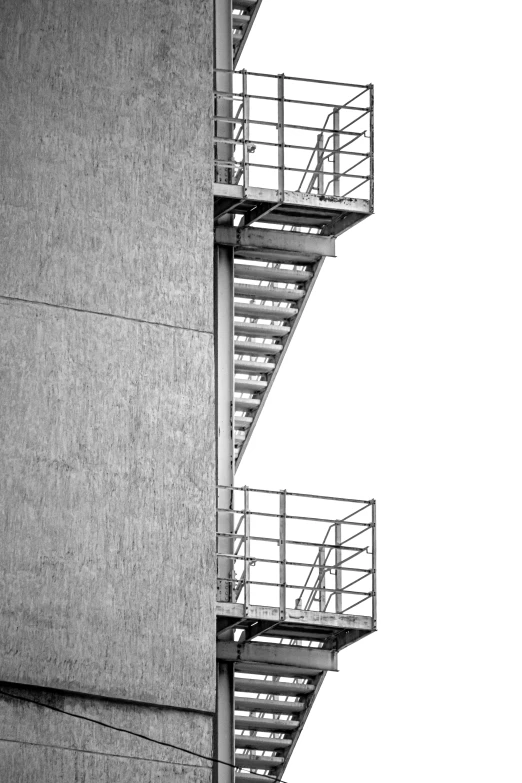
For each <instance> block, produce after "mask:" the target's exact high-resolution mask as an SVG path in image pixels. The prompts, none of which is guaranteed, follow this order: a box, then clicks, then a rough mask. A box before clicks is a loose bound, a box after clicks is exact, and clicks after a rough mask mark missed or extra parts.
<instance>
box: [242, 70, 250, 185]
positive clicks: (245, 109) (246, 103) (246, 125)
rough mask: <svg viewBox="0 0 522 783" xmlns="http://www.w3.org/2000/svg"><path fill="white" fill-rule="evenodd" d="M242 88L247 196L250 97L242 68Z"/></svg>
mask: <svg viewBox="0 0 522 783" xmlns="http://www.w3.org/2000/svg"><path fill="white" fill-rule="evenodd" d="M242 88H243V198H246V197H247V191H248V182H249V179H250V176H249V175H250V171H249V167H248V164H249V157H250V150H249V145H250V142H249V139H248V137H249V134H250V122H249V121H250V98H249V97H248V83H247V72H246V71H245V70H243V74H242Z"/></svg>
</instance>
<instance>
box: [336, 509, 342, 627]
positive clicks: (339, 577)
mask: <svg viewBox="0 0 522 783" xmlns="http://www.w3.org/2000/svg"><path fill="white" fill-rule="evenodd" d="M342 542H343V537H342V522H341V521H340V520H339V521H338V522H336V523H335V613H336V614H341V613H342V611H343V594H342V589H343V572H342V571H341V563H342V559H343V553H342V549H341V545H342Z"/></svg>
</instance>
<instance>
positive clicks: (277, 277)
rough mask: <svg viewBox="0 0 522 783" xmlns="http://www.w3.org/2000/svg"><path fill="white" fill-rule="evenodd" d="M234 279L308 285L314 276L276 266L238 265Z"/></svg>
mask: <svg viewBox="0 0 522 783" xmlns="http://www.w3.org/2000/svg"><path fill="white" fill-rule="evenodd" d="M234 277H237V278H239V279H241V280H267V281H268V282H270V283H306V282H307V281H308V280H310V279H311V278H312V277H313V274H312V272H306V271H304V270H301V269H280V268H279V267H274V266H259V265H257V264H256V265H254V264H237V263H236V264H234Z"/></svg>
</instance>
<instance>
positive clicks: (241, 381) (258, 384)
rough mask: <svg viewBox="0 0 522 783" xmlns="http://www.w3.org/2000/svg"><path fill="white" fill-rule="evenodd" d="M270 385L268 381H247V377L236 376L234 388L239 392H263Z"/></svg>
mask: <svg viewBox="0 0 522 783" xmlns="http://www.w3.org/2000/svg"><path fill="white" fill-rule="evenodd" d="M267 386H268V384H267V382H266V381H247V379H246V378H236V380H235V381H234V388H235V390H236V391H238V392H252V393H253V394H256V393H257V392H263V391H264V390H265V389H266V387H267Z"/></svg>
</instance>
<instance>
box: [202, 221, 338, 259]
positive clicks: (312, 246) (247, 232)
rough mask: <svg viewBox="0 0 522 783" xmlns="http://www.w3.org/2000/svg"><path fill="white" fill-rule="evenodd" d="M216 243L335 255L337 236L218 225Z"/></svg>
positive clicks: (315, 254)
mask: <svg viewBox="0 0 522 783" xmlns="http://www.w3.org/2000/svg"><path fill="white" fill-rule="evenodd" d="M216 243H217V244H219V245H229V246H232V247H235V248H245V249H246V248H248V249H264V250H283V251H290V252H293V253H305V254H306V255H308V256H318V257H320V256H335V237H333V236H320V235H319V234H303V233H299V232H297V231H278V230H277V229H270V228H238V227H236V226H217V227H216Z"/></svg>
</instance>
